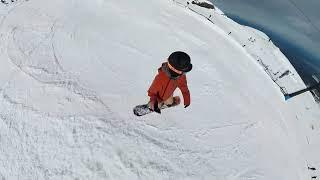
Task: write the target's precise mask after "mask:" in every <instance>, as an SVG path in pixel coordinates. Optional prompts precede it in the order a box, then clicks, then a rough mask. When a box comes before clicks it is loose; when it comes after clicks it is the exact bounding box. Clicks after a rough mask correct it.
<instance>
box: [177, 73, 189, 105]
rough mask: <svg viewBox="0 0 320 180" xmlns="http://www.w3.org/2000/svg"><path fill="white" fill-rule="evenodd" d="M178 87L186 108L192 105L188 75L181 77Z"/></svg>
mask: <svg viewBox="0 0 320 180" xmlns="http://www.w3.org/2000/svg"><path fill="white" fill-rule="evenodd" d="M178 87H179V89H180V90H181V92H182V95H183V101H184V105H185V107H187V106H189V105H190V91H189V88H188V83H187V77H186V75H183V76H181V78H180V79H179V81H178Z"/></svg>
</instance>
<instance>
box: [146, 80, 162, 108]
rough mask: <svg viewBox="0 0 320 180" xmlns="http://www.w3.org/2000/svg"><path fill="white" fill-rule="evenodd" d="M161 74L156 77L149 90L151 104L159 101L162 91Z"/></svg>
mask: <svg viewBox="0 0 320 180" xmlns="http://www.w3.org/2000/svg"><path fill="white" fill-rule="evenodd" d="M158 81H160V76H159V74H157V75H156V77H155V78H154V80H153V82H152V84H151V86H150V88H149V90H148V96H149V97H150V102H156V101H157V99H158V92H159V90H160V89H161V83H159V82H158Z"/></svg>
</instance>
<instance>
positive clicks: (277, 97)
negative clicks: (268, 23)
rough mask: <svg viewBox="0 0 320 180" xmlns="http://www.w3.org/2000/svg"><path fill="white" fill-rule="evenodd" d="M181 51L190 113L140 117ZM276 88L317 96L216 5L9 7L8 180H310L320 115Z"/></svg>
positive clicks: (0, 42) (74, 1) (112, 1)
mask: <svg viewBox="0 0 320 180" xmlns="http://www.w3.org/2000/svg"><path fill="white" fill-rule="evenodd" d="M176 50H182V51H185V52H187V53H188V54H189V55H190V56H191V58H192V64H193V67H194V68H193V70H192V71H191V72H190V73H188V74H187V77H188V84H189V89H190V92H191V106H190V107H188V108H187V109H184V108H183V106H182V105H181V106H178V107H175V108H170V109H166V110H164V111H163V113H162V114H161V115H159V114H156V113H153V114H149V115H146V116H143V117H136V116H134V115H133V113H132V108H133V107H134V106H136V105H138V104H143V103H146V102H147V101H148V97H147V90H148V88H149V86H150V84H151V82H152V80H153V78H154V76H155V75H156V73H157V68H158V67H159V66H160V65H161V63H162V62H165V61H166V59H167V57H168V56H169V55H170V53H172V52H173V51H176ZM287 70H289V71H290V73H289V74H287V75H285V76H283V77H282V78H279V77H280V75H282V74H283V73H284V72H286V71H287ZM273 80H274V81H276V82H277V83H278V85H280V86H281V87H284V88H285V90H286V91H288V92H289V93H291V92H294V91H296V90H299V89H302V88H304V87H305V86H304V84H303V82H302V80H301V78H300V77H299V75H298V74H297V73H296V71H295V70H294V68H293V67H292V66H291V65H290V63H289V62H288V60H287V59H286V58H285V56H284V55H283V54H282V53H281V51H280V50H279V49H278V48H277V47H275V46H274V45H273V43H272V42H270V41H268V37H267V36H266V35H265V34H263V33H261V32H258V31H256V30H254V29H251V28H248V27H244V26H241V25H239V24H237V23H235V22H233V21H232V20H230V19H229V18H227V17H226V16H224V15H223V13H222V12H221V11H220V10H219V9H218V8H216V10H208V9H204V8H202V7H198V6H196V5H193V4H190V3H189V5H188V4H187V3H186V1H183V0H179V1H172V0H149V1H132V0H121V1H118V0H91V1H84V0H70V1H63V0H55V1H49V0H28V1H23V0H20V1H17V2H13V3H8V4H7V5H4V4H0V178H2V179H59V180H60V179H130V180H132V179H147V180H150V179H183V180H185V179H210V180H212V179H217V180H238V179H239V180H240V179H241V180H305V179H310V178H311V176H313V175H315V174H316V173H318V171H314V172H310V171H309V170H308V168H307V167H308V166H315V167H319V168H320V157H319V155H317V152H319V150H320V143H319V140H320V133H319V132H320V122H319V117H320V114H319V113H320V111H319V106H318V105H317V104H316V103H315V101H314V100H313V98H312V96H311V94H310V93H306V94H303V95H301V96H298V97H296V98H293V99H290V100H289V101H284V97H283V94H282V92H281V90H280V88H279V87H278V85H277V84H276V83H275V82H274V81H273ZM176 95H180V96H181V93H180V91H178V90H177V91H176ZM312 173H313V174H312Z"/></svg>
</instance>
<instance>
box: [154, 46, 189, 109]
mask: <svg viewBox="0 0 320 180" xmlns="http://www.w3.org/2000/svg"><path fill="white" fill-rule="evenodd" d="M191 69H192V64H191V59H190V56H189V55H188V54H187V53H185V52H181V51H177V52H173V53H172V54H171V55H170V56H169V58H168V61H167V62H164V63H162V66H161V67H160V68H159V69H158V74H157V75H156V77H155V78H154V80H153V82H152V84H151V86H150V88H149V90H148V96H149V97H150V101H149V103H148V107H149V109H150V110H151V111H155V112H157V113H161V110H160V109H162V108H163V106H168V107H170V106H174V105H177V104H179V103H180V98H179V97H173V93H174V91H175V90H176V88H177V87H178V88H179V89H180V90H181V92H182V95H183V99H184V108H187V107H188V106H189V105H190V92H189V89H188V84H187V76H186V73H187V72H189V71H191ZM176 101H179V102H176Z"/></svg>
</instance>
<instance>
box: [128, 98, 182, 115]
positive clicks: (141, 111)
mask: <svg viewBox="0 0 320 180" xmlns="http://www.w3.org/2000/svg"><path fill="white" fill-rule="evenodd" d="M180 101H181V100H180V97H179V96H175V97H173V104H171V105H165V104H164V105H162V106H161V107H159V108H160V110H162V109H167V108H172V107H175V106H177V105H179V104H180ZM152 112H155V111H152V110H151V109H149V105H148V104H141V105H137V106H136V107H134V108H133V113H134V114H135V115H136V116H144V115H146V114H149V113H152ZM158 113H161V111H159V112H158Z"/></svg>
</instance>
